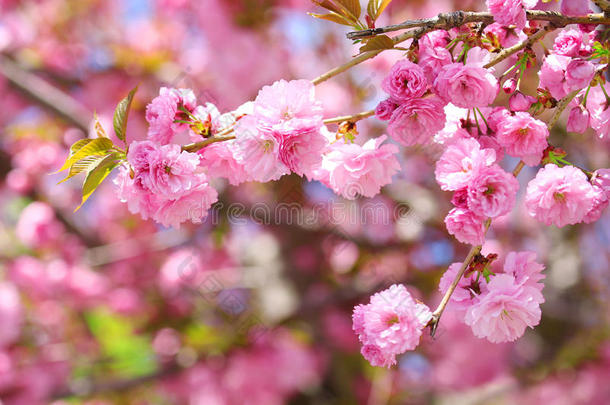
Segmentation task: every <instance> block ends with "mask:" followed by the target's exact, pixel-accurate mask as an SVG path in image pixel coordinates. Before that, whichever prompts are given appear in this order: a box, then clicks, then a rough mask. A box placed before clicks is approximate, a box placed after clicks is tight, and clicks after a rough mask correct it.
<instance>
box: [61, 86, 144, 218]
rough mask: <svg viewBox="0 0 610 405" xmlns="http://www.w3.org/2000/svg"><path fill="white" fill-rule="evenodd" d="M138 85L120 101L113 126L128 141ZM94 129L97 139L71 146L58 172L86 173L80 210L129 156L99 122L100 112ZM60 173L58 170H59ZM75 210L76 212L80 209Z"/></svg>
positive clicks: (83, 140)
mask: <svg viewBox="0 0 610 405" xmlns="http://www.w3.org/2000/svg"><path fill="white" fill-rule="evenodd" d="M137 89H138V88H137V87H136V88H135V89H133V90H131V91H130V92H129V94H128V95H127V97H125V98H124V99H123V100H121V101H120V102H119V104H118V105H117V107H116V110H115V112H114V119H113V126H114V131H115V133H116V136H117V137H118V138H119V139H120V140H122V141H123V142H125V139H126V132H125V131H126V128H127V119H128V117H129V109H130V108H131V103H132V101H133V97H134V95H135V93H136V91H137ZM94 120H95V123H94V127H93V128H94V131H95V134H96V135H97V138H93V139H81V140H78V141H76V142H74V144H73V145H72V146H71V147H70V154H69V155H68V158H67V159H66V162H65V163H64V164H63V166H62V167H61V168H60V169H59V170H58V171H57V172H61V171H63V170H68V169H69V170H68V175H67V176H66V177H65V178H64V179H63V180H61V181H60V183H63V182H64V181H66V180H68V179H70V178H72V177H74V176H76V175H77V174H80V173H85V174H86V176H85V182H84V183H83V198H82V200H81V203H80V205H79V206H78V207H76V210H78V209H79V208H80V207H82V205H83V204H84V203H85V201H87V200H88V199H89V197H90V196H91V194H93V192H94V191H95V190H96V189H97V187H98V186H99V185H100V184H101V183H102V181H104V179H105V178H106V177H108V175H109V174H110V173H111V172H112V170H113V169H115V168H116V167H117V166H119V165H120V164H121V162H122V161H124V160H125V159H126V156H127V152H126V151H125V150H123V149H121V148H120V147H118V146H116V145H115V144H114V143H113V142H112V140H111V139H110V138H108V136H107V135H106V131H105V130H104V128H103V127H102V124H101V123H100V122H99V120H98V118H97V115H95V117H94ZM57 172H56V173H57ZM76 210H75V211H76Z"/></svg>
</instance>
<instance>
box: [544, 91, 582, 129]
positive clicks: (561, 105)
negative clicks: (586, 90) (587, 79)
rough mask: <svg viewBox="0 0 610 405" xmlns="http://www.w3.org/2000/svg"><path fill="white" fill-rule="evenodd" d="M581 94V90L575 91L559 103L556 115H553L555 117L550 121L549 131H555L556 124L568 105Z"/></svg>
mask: <svg viewBox="0 0 610 405" xmlns="http://www.w3.org/2000/svg"><path fill="white" fill-rule="evenodd" d="M579 92H580V90H575V91H573V92H571V93H570V94H568V95H567V96H565V97H564V98H563V99H561V101H560V102H559V104H558V105H557V107H556V109H555V114H553V117H552V118H551V120H550V121H549V124H548V127H549V130H551V129H553V127H554V126H555V124H557V121H559V117H560V116H561V113H562V112H563V111H564V110H565V109H566V108H567V107H568V104H570V101H572V99H573V98H574V97H576V95H577V94H578V93H579Z"/></svg>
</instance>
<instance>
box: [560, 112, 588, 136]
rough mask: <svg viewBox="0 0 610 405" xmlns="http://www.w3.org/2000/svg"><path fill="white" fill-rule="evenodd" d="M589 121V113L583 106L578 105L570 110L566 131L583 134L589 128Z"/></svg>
mask: <svg viewBox="0 0 610 405" xmlns="http://www.w3.org/2000/svg"><path fill="white" fill-rule="evenodd" d="M589 119H590V114H589V111H588V110H587V109H586V108H585V107H584V106H583V105H578V106H576V107H574V108H572V109H571V110H570V114H569V116H568V123H567V125H566V130H567V131H568V132H576V133H579V134H582V133H584V132H585V131H586V130H587V128H589Z"/></svg>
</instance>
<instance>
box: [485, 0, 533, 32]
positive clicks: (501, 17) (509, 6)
mask: <svg viewBox="0 0 610 405" xmlns="http://www.w3.org/2000/svg"><path fill="white" fill-rule="evenodd" d="M536 3H537V1H536V0H487V8H488V9H489V12H490V13H491V14H493V16H494V20H495V21H496V22H497V23H499V24H502V25H504V26H510V25H515V26H516V27H517V28H519V29H523V28H525V24H526V22H527V20H526V17H525V8H526V7H527V8H532V7H534V6H536Z"/></svg>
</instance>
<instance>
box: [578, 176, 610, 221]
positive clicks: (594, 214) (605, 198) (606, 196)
mask: <svg viewBox="0 0 610 405" xmlns="http://www.w3.org/2000/svg"><path fill="white" fill-rule="evenodd" d="M593 191H594V192H595V197H594V199H593V206H592V207H591V209H590V210H589V212H587V215H585V217H584V218H583V220H582V222H584V223H585V224H591V223H593V222H595V221H597V220H598V219H600V218H601V216H602V214H603V212H604V210H605V209H606V207H608V204H610V193H608V192H606V191H605V190H604V189H603V188H601V187H598V186H595V185H594V186H593Z"/></svg>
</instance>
